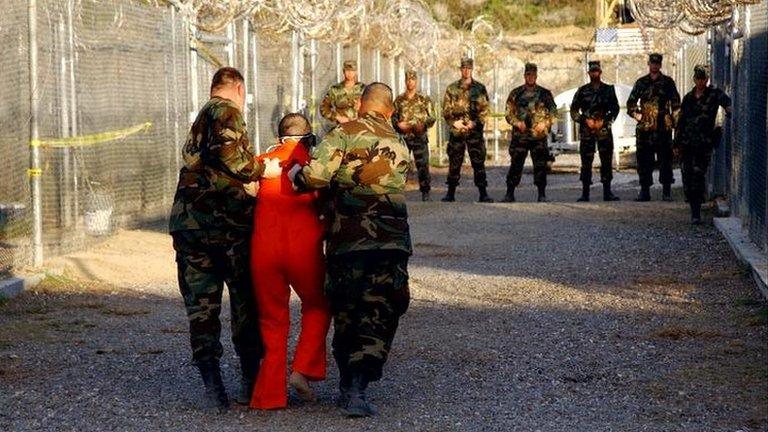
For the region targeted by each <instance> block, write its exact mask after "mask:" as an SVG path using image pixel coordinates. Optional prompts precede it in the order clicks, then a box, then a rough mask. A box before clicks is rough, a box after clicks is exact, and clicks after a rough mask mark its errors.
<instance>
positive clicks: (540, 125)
mask: <svg viewBox="0 0 768 432" xmlns="http://www.w3.org/2000/svg"><path fill="white" fill-rule="evenodd" d="M533 131H534V132H536V133H537V134H538V135H543V134H544V133H545V132H546V131H547V125H546V124H544V123H536V126H534V127H533Z"/></svg>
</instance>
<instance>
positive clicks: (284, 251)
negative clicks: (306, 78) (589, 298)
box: [250, 114, 331, 409]
mask: <svg viewBox="0 0 768 432" xmlns="http://www.w3.org/2000/svg"><path fill="white" fill-rule="evenodd" d="M278 129H279V131H278V132H279V135H280V136H281V139H280V144H279V145H278V147H276V148H275V149H274V150H272V151H270V152H268V153H266V154H263V155H260V156H259V157H258V158H259V159H267V158H272V159H274V158H278V159H279V160H280V166H281V167H288V168H290V167H292V166H293V165H294V164H296V163H299V164H301V165H304V164H307V163H309V160H310V155H309V149H308V145H307V141H308V140H310V139H314V137H313V136H312V135H311V128H310V126H309V122H307V120H306V118H305V117H304V116H302V115H301V114H288V115H287V116H285V117H284V118H283V119H282V120H281V121H280V125H279V127H278ZM302 136H303V137H302ZM286 171H287V170H286V169H285V168H284V171H283V173H282V175H281V176H280V177H277V178H274V179H262V180H260V184H259V189H258V195H257V199H256V208H255V210H254V218H255V224H254V231H253V241H252V243H251V244H252V246H251V252H252V255H251V269H252V275H253V282H254V290H255V297H256V304H257V305H258V308H259V327H260V330H261V335H262V338H263V341H264V351H265V352H264V359H263V361H262V363H261V368H260V369H259V374H258V376H257V378H256V382H255V384H254V387H253V394H252V398H251V404H250V407H251V408H256V409H276V408H285V407H286V406H287V404H288V390H287V388H286V387H287V385H286V384H287V383H286V369H287V355H288V334H289V326H290V307H289V303H290V293H291V287H292V288H293V290H294V291H295V292H296V294H297V295H298V296H299V299H300V300H301V332H300V334H299V341H298V344H297V346H296V352H295V354H294V357H293V365H292V373H291V377H290V384H291V386H292V387H294V388H295V389H296V391H297V393H298V395H299V397H300V398H301V399H304V400H307V401H312V400H314V399H315V397H314V394H313V392H312V390H311V388H310V387H309V383H308V382H309V381H319V380H323V379H325V374H326V343H325V342H326V339H325V338H326V334H327V333H328V327H329V325H330V319H331V318H330V311H329V309H328V303H327V300H326V298H325V295H324V294H323V283H324V281H325V264H324V259H323V245H322V242H323V225H322V223H321V221H320V218H319V214H318V209H317V207H316V199H317V196H316V195H315V194H313V193H298V192H296V191H294V189H293V185H292V183H291V181H290V180H289V179H288V177H287V172H286Z"/></svg>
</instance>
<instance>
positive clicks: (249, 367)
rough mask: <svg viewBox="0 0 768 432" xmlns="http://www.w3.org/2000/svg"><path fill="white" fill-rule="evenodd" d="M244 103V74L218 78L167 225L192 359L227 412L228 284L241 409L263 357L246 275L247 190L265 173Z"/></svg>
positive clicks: (228, 71) (190, 140) (194, 133)
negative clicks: (223, 363)
mask: <svg viewBox="0 0 768 432" xmlns="http://www.w3.org/2000/svg"><path fill="white" fill-rule="evenodd" d="M244 96H245V92H244V87H243V77H242V75H241V74H240V72H238V71H237V70H236V69H234V68H222V69H220V70H219V71H218V72H216V74H215V75H214V77H213V83H212V85H211V99H210V100H209V101H208V102H207V103H206V104H205V106H203V108H202V109H201V110H200V113H199V114H198V116H197V119H195V122H194V123H193V124H192V128H191V130H190V132H189V136H188V137H187V142H186V143H185V145H184V148H183V158H184V166H183V167H182V168H181V171H180V173H179V182H178V186H177V188H176V195H175V197H174V201H173V208H172V209H171V215H170V222H169V231H170V233H171V235H172V236H173V247H174V249H175V250H176V262H177V265H178V276H179V288H180V290H181V294H182V296H183V298H184V305H185V306H186V310H187V316H188V318H189V333H190V341H191V345H192V359H193V361H194V363H195V365H196V366H197V367H198V368H199V369H200V373H201V375H202V378H203V383H204V384H205V387H206V398H207V401H208V403H209V404H210V405H211V406H212V407H215V408H217V409H218V410H224V409H226V408H227V407H228V406H229V399H228V397H227V394H226V391H225V389H224V385H223V383H222V379H221V371H220V369H219V359H220V358H221V355H222V346H221V343H220V341H219V337H220V334H221V322H220V321H219V314H220V312H221V297H222V291H223V286H222V285H223V284H224V283H226V284H227V287H228V289H229V297H230V305H231V315H232V316H231V319H232V342H233V343H234V346H235V351H236V352H237V354H238V356H239V357H240V362H241V366H242V389H241V394H240V395H239V396H238V402H241V403H248V400H249V399H250V388H251V386H252V385H253V379H254V377H255V375H256V371H257V369H258V364H259V361H260V359H261V355H262V346H261V337H260V335H259V329H258V327H257V317H256V305H255V304H254V300H253V290H252V287H251V276H250V272H249V268H250V265H249V251H250V245H249V239H250V238H251V234H250V230H251V227H252V224H253V198H252V197H251V196H248V195H247V194H246V191H245V189H244V185H245V184H247V183H250V182H253V181H255V180H257V179H258V178H259V176H261V175H262V174H264V172H265V166H264V165H261V164H259V163H257V162H256V161H255V160H254V156H253V154H252V153H251V150H250V145H249V143H248V136H247V133H246V127H245V122H244V120H243V116H242V112H241V110H242V106H243V102H244ZM271 169H272V172H271V173H269V176H275V175H277V174H279V167H277V166H273V167H271ZM264 175H266V174H264Z"/></svg>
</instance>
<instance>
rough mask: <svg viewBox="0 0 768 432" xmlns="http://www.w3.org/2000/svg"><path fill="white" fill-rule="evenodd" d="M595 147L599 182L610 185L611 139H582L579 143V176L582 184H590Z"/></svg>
mask: <svg viewBox="0 0 768 432" xmlns="http://www.w3.org/2000/svg"><path fill="white" fill-rule="evenodd" d="M595 147H597V152H598V153H599V155H600V182H601V183H610V182H611V180H613V137H609V138H606V139H601V140H599V139H596V138H593V139H583V140H581V142H580V143H579V154H580V155H581V176H579V180H581V182H582V183H583V184H587V185H591V184H592V162H593V161H594V160H595Z"/></svg>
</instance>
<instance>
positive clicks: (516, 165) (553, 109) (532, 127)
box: [504, 63, 557, 202]
mask: <svg viewBox="0 0 768 432" xmlns="http://www.w3.org/2000/svg"><path fill="white" fill-rule="evenodd" d="M537 76H538V67H537V66H536V65H535V64H534V63H526V65H525V72H524V77H525V84H523V85H521V86H520V87H517V88H515V89H513V90H512V91H511V92H509V97H507V112H506V117H505V118H506V120H507V123H509V124H510V125H512V140H511V142H510V143H509V157H510V164H509V172H508V173H507V193H506V195H504V202H514V201H515V188H516V187H517V186H518V185H519V184H520V179H521V178H522V176H523V165H524V164H525V158H526V157H527V156H528V152H531V159H532V160H533V183H534V184H535V185H536V187H537V189H538V192H539V195H538V201H539V202H546V201H547V195H546V188H547V162H548V161H549V159H550V155H549V144H548V142H547V134H548V133H549V129H550V128H551V127H552V124H553V123H554V122H555V119H556V118H557V106H556V105H555V99H554V98H553V97H552V92H550V91H549V90H547V89H545V88H544V87H542V86H540V85H538V84H536V79H537Z"/></svg>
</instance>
